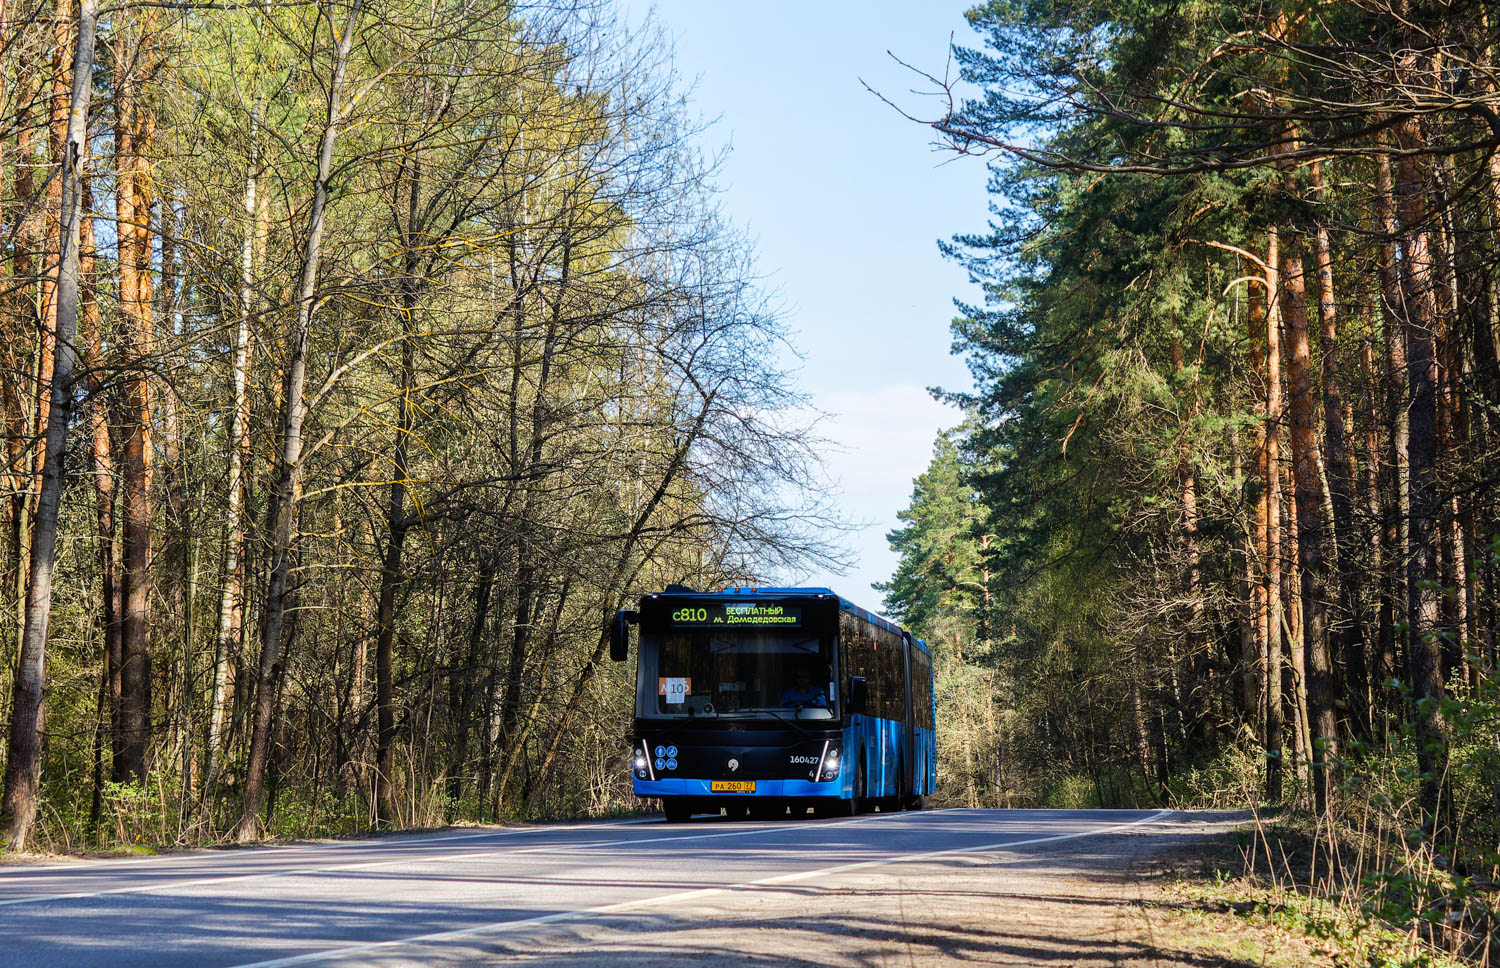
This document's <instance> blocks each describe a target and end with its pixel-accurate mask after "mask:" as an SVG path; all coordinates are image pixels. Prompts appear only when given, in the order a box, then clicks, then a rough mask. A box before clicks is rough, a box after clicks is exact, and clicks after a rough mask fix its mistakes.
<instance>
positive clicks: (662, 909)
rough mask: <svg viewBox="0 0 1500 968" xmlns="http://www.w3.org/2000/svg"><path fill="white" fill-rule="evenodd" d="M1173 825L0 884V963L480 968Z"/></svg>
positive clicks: (219, 867) (573, 844)
mask: <svg viewBox="0 0 1500 968" xmlns="http://www.w3.org/2000/svg"><path fill="white" fill-rule="evenodd" d="M1173 823H1174V821H1173V815H1171V814H1169V813H1167V812H1165V811H1163V812H1150V811H1059V810H930V811H925V812H921V813H894V814H871V815H866V816H861V817H855V818H849V819H841V820H832V821H820V820H811V819H809V820H801V821H777V822H769V823H758V822H741V821H729V820H726V819H707V818H705V819H701V820H699V821H697V822H694V823H690V824H678V825H669V824H667V823H665V822H662V821H659V820H654V819H653V820H629V821H617V822H611V823H583V824H564V825H553V826H539V827H511V828H489V829H484V830H477V829H467V830H454V831H445V832H440V833H434V834H413V835H406V836H393V837H385V838H380V839H374V840H361V841H340V842H334V843H313V844H304V845H291V846H285V847H269V848H252V849H244V850H214V851H193V852H186V853H180V854H172V855H166V856H160V857H144V858H130V859H122V860H107V861H75V862H64V863H58V864H49V865H44V866H27V867H20V866H17V867H0V965H6V966H18V968H19V966H62V968H87V966H91V965H108V966H112V968H128V966H143V968H147V966H149V968H161V966H169V965H183V966H194V968H199V966H202V968H213V966H225V968H228V966H242V968H248V966H256V968H270V966H273V965H275V966H281V965H379V966H386V965H448V964H492V963H498V962H499V961H501V960H503V959H499V958H496V959H493V960H492V959H491V958H488V957H486V956H485V955H484V954H483V952H484V951H485V950H486V945H487V944H494V943H496V942H497V941H498V940H499V939H502V938H507V937H510V938H514V937H516V936H519V935H525V934H526V933H528V932H537V931H543V930H547V929H549V928H553V927H554V926H558V925H565V926H567V927H569V928H571V929H581V928H582V927H584V926H587V925H589V924H590V923H608V922H620V921H622V920H629V919H634V918H644V917H647V916H652V915H657V914H670V913H672V912H674V911H676V912H681V911H685V910H693V911H701V910H705V909H713V908H715V907H719V906H722V907H723V908H725V909H727V910H736V909H738V908H740V906H741V905H742V902H743V901H744V899H745V898H746V897H747V896H748V895H753V894H754V893H755V892H756V891H765V890H768V889H770V888H772V887H779V886H781V885H791V884H795V885H798V886H799V887H803V888H807V887H827V888H830V889H839V888H840V887H841V886H845V887H846V886H847V885H850V884H857V883H858V882H859V879H860V878H861V877H862V876H863V877H869V876H872V875H874V874H875V873H876V872H878V871H882V870H889V869H893V868H900V867H905V868H906V869H909V870H910V871H911V872H912V874H913V876H914V877H929V876H930V877H941V869H942V868H941V864H942V863H943V862H947V861H950V860H954V859H958V858H964V859H966V860H967V859H982V858H985V857H987V856H988V855H995V856H996V857H997V859H1003V858H1004V857H1005V856H1006V855H1024V854H1026V853H1028V852H1033V851H1045V850H1046V849H1048V848H1047V845H1052V844H1059V845H1060V844H1062V843H1063V842H1070V843H1073V842H1077V841H1080V840H1082V839H1083V838H1088V837H1108V836H1111V835H1116V834H1119V833H1121V832H1122V831H1128V832H1130V833H1131V834H1139V833H1146V832H1150V831H1161V832H1170V830H1171V829H1172V826H1173ZM849 903H850V904H858V896H857V892H855V893H851V895H850V901H849ZM490 950H493V949H490ZM509 950H514V949H513V948H512V949H509ZM476 951H477V952H479V954H476Z"/></svg>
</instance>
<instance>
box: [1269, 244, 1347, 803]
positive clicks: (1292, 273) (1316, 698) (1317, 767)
mask: <svg viewBox="0 0 1500 968" xmlns="http://www.w3.org/2000/svg"><path fill="white" fill-rule="evenodd" d="M1281 295H1282V311H1283V314H1284V316H1285V318H1286V324H1287V378H1288V380H1289V381H1290V384H1291V397H1290V400H1289V404H1290V406H1289V412H1290V418H1291V420H1290V424H1291V444H1292V480H1293V494H1294V497H1295V500H1296V505H1297V566H1298V570H1299V572H1300V577H1301V590H1302V595H1301V600H1302V647H1303V654H1304V656H1305V658H1304V663H1303V665H1304V668H1305V669H1306V675H1307V706H1308V719H1309V724H1308V725H1309V728H1310V736H1309V746H1310V748H1311V753H1312V774H1313V797H1314V805H1315V807H1316V809H1317V811H1318V812H1319V813H1325V812H1327V811H1328V809H1329V808H1330V807H1331V805H1332V801H1333V796H1334V793H1335V790H1336V787H1337V776H1336V770H1335V767H1334V765H1333V764H1335V763H1337V759H1338V751H1339V742H1338V723H1337V718H1336V715H1335V712H1334V682H1333V660H1332V653H1331V650H1330V647H1329V642H1328V628H1327V621H1326V617H1325V609H1324V604H1323V585H1324V580H1325V578H1326V576H1325V574H1324V568H1323V485H1322V479H1321V477H1320V475H1319V474H1318V417H1317V407H1316V403H1315V402H1314V392H1313V375H1312V348H1311V342H1310V340H1309V338H1308V319H1307V295H1306V282H1305V280H1304V278H1303V268H1302V259H1301V257H1300V256H1296V255H1291V254H1288V255H1286V256H1285V257H1284V258H1283V260H1282V290H1281ZM1342 417H1343V415H1342V414H1339V419H1340V420H1342ZM1344 497H1345V500H1346V502H1347V498H1348V495H1347V494H1345V495H1344Z"/></svg>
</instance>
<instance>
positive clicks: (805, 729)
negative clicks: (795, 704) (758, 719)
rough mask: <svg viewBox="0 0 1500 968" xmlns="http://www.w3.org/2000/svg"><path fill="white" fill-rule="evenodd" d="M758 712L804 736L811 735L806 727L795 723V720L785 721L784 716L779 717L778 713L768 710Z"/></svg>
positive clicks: (810, 731)
mask: <svg viewBox="0 0 1500 968" xmlns="http://www.w3.org/2000/svg"><path fill="white" fill-rule="evenodd" d="M760 711H761V712H763V713H765V714H767V715H769V716H774V717H776V718H777V719H779V720H781V721H782V722H783V723H786V724H787V725H788V726H791V727H794V728H795V729H797V730H800V731H801V732H802V733H804V734H807V735H811V734H812V730H810V729H808V728H807V727H806V726H803V725H802V724H801V723H799V722H797V721H796V720H795V719H787V718H786V717H785V716H783V715H781V714H780V713H777V712H772V711H771V710H769V709H762V710H760Z"/></svg>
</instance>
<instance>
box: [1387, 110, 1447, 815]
mask: <svg viewBox="0 0 1500 968" xmlns="http://www.w3.org/2000/svg"><path fill="white" fill-rule="evenodd" d="M1397 137H1398V139H1399V141H1400V142H1401V144H1402V146H1403V147H1415V146H1416V145H1418V144H1420V143H1421V131H1420V129H1419V126H1418V124H1417V122H1416V121H1415V120H1410V121H1407V122H1406V123H1404V124H1403V125H1402V126H1401V127H1400V128H1399V129H1398V131H1397ZM1425 190H1426V187H1425V185H1424V184H1423V176H1422V171H1421V168H1420V162H1419V161H1418V160H1417V159H1416V158H1415V157H1413V156H1410V155H1403V156H1401V157H1400V159H1398V161H1397V178H1396V195H1397V199H1398V202H1399V210H1400V216H1401V241H1402V245H1403V248H1404V250H1405V251H1404V254H1405V258H1404V259H1403V260H1402V267H1403V268H1404V269H1405V272H1404V274H1403V275H1404V278H1403V282H1404V295H1405V300H1406V342H1407V352H1408V356H1407V370H1406V376H1407V390H1408V392H1409V394H1410V406H1409V414H1410V416H1409V421H1410V424H1409V430H1410V437H1409V438H1408V442H1407V447H1408V451H1407V459H1408V461H1409V463H1410V474H1409V479H1408V491H1407V493H1408V497H1407V501H1408V506H1409V508H1410V510H1409V515H1410V517H1409V523H1408V525H1407V533H1408V536H1409V541H1410V546H1409V547H1410V553H1409V555H1408V556H1407V569H1406V593H1407V622H1408V624H1409V626H1410V629H1411V632H1410V636H1409V638H1408V641H1407V675H1408V676H1409V678H1410V680H1411V688H1412V699H1413V700H1415V701H1416V702H1417V703H1418V706H1417V709H1416V710H1415V724H1416V734H1417V766H1418V769H1419V770H1420V771H1421V772H1422V776H1423V783H1422V802H1423V807H1424V809H1426V811H1427V812H1428V815H1429V816H1431V817H1432V818H1433V820H1434V821H1435V822H1438V819H1439V818H1438V815H1439V813H1440V804H1441V802H1442V800H1443V799H1444V796H1443V786H1444V783H1443V776H1444V774H1446V772H1447V764H1448V739H1447V734H1446V730H1445V726H1444V723H1443V718H1442V713H1441V709H1440V707H1441V703H1442V698H1443V676H1442V629H1441V628H1440V626H1439V610H1440V607H1441V603H1440V598H1441V591H1440V590H1439V587H1438V579H1439V575H1438V567H1437V538H1438V535H1437V521H1438V496H1437V493H1436V485H1437V481H1436V480H1435V471H1436V463H1437V429H1438V428H1437V354H1436V351H1435V347H1436V338H1437V327H1438V319H1437V304H1436V299H1435V293H1434V291H1433V273H1432V251H1431V242H1430V239H1429V236H1428V232H1427V229H1426V227H1425V224H1424V223H1425V220H1426V212H1425V206H1424V195H1425Z"/></svg>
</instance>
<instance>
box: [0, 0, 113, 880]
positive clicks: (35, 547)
mask: <svg viewBox="0 0 1500 968" xmlns="http://www.w3.org/2000/svg"><path fill="white" fill-rule="evenodd" d="M96 10H97V7H96V0H81V3H80V6H79V11H78V42H77V45H76V48H75V54H74V58H73V92H72V101H71V106H70V109H69V111H68V137H67V143H66V146H65V148H64V152H63V157H62V208H61V216H62V219H63V226H62V230H61V232H60V233H59V238H60V241H61V247H62V248H61V252H60V254H59V255H60V257H59V259H58V269H57V333H56V336H57V344H56V345H57V350H56V355H55V361H54V365H53V368H52V407H51V409H50V411H49V413H48V416H47V437H46V444H45V446H46V452H45V454H46V456H45V458H44V461H43V464H42V484H41V490H40V492H39V494H38V500H37V515H36V531H35V534H34V537H33V542H32V557H31V568H30V572H29V574H28V575H27V584H26V625H25V627H24V630H23V632H22V638H21V651H20V656H19V659H18V662H17V668H16V678H15V684H14V687H13V698H12V703H11V721H10V735H9V742H8V744H7V746H6V759H5V795H4V802H3V804H0V813H3V816H4V826H5V838H6V842H7V844H8V845H9V847H10V849H11V850H17V851H19V850H23V849H25V847H26V840H27V837H28V836H29V835H30V833H31V826H32V824H33V823H34V822H35V819H36V809H37V803H36V798H37V784H38V782H39V781H40V779H41V742H40V739H41V736H40V734H41V730H42V688H43V684H44V682H45V679H46V659H47V624H48V621H49V619H50V618H51V612H52V567H53V563H54V560H55V555H56V549H57V517H58V511H59V508H60V506H61V503H62V485H63V472H64V470H65V469H66V464H65V458H66V451H67V433H68V418H69V416H70V412H71V411H72V409H73V355H74V352H73V343H74V333H75V329H76V324H77V321H78V295H79V262H80V259H79V248H80V231H79V222H80V220H81V218H82V208H83V206H82V200H83V192H82V179H83V172H82V167H83V165H84V163H85V160H86V158H87V151H88V112H89V99H90V96H91V95H92V94H93V74H94V25H95V17H96Z"/></svg>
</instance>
